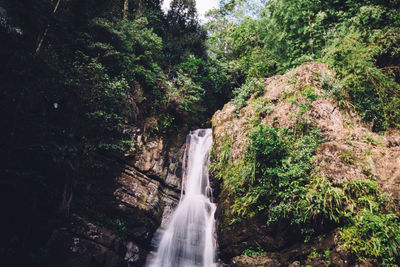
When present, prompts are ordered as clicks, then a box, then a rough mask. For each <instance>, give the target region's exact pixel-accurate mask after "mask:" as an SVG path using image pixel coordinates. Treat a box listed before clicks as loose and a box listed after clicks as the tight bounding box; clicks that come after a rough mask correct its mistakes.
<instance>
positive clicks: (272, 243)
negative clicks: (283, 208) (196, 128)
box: [212, 62, 400, 266]
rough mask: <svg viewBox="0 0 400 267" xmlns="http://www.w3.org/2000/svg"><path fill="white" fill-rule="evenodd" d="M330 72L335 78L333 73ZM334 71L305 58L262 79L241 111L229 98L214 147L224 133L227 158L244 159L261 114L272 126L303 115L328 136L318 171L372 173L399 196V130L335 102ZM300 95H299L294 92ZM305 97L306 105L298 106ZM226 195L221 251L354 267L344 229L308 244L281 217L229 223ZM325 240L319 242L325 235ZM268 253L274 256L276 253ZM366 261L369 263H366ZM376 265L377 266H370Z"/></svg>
mask: <svg viewBox="0 0 400 267" xmlns="http://www.w3.org/2000/svg"><path fill="white" fill-rule="evenodd" d="M329 77H331V78H329ZM332 77H333V73H332V71H331V70H330V69H329V68H328V67H327V66H326V65H324V64H321V63H314V62H311V63H304V64H303V65H301V66H299V67H298V68H296V69H294V70H292V71H290V72H288V73H287V74H285V75H278V76H274V77H271V78H268V79H265V91H264V93H263V94H262V95H261V96H260V95H258V96H257V95H253V96H252V97H251V98H250V99H249V100H248V105H247V106H246V107H244V108H242V109H241V110H240V111H239V112H237V107H236V106H235V105H233V104H232V103H227V104H226V105H225V106H224V108H223V109H222V110H220V111H217V112H216V113H215V115H214V117H213V119H212V127H213V135H214V149H216V150H217V151H218V149H220V147H221V146H222V144H223V142H224V140H225V139H226V137H228V138H229V139H230V140H232V145H231V150H230V158H231V159H232V161H233V162H235V161H237V160H239V159H241V158H242V156H243V153H244V150H245V149H246V142H247V141H246V140H248V138H247V137H248V135H249V133H250V132H251V130H252V129H253V127H254V121H255V120H257V121H259V122H260V124H262V125H269V126H272V127H283V128H288V127H292V126H293V125H295V124H296V123H297V122H299V121H309V122H311V123H312V124H313V125H315V126H316V127H317V128H319V129H320V131H321V133H322V134H323V139H324V142H323V144H322V145H320V147H319V148H318V149H317V152H316V155H315V159H314V165H315V166H316V172H317V173H318V175H321V176H322V177H325V178H327V179H329V181H330V182H331V183H332V184H334V185H335V184H342V183H344V182H346V181H351V180H357V179H367V178H369V179H373V180H376V181H377V182H378V184H379V185H380V190H381V192H382V193H385V194H386V195H387V196H388V197H389V198H396V199H399V197H400V191H399V190H400V187H399V182H400V145H399V144H400V141H399V140H400V134H399V132H398V131H394V130H388V131H387V132H386V133H385V134H384V135H379V134H378V133H375V132H372V129H371V128H372V127H371V125H369V124H368V123H365V122H362V121H361V119H360V117H359V116H358V114H357V113H356V112H355V111H354V110H353V109H352V108H351V106H343V105H342V104H343V103H338V101H337V100H335V98H334V97H333V96H332V95H329V90H330V89H329V88H324V87H325V86H326V84H324V82H326V80H331V81H332V80H333V78H332ZM308 89H310V90H311V89H312V94H315V95H316V96H317V97H316V99H313V100H312V101H307V99H306V97H307V95H306V94H300V93H298V92H299V91H301V90H308ZM294 96H295V97H294ZM302 102H306V105H303V106H302V105H301V103H302ZM230 204H231V203H230V200H229V197H228V196H227V195H226V194H224V193H222V194H221V195H220V196H219V207H218V212H217V214H218V221H219V229H218V236H219V237H218V241H219V246H220V253H221V257H222V258H223V259H225V260H226V261H229V262H231V263H232V265H233V266H300V261H301V262H302V264H309V265H311V266H325V264H327V262H329V264H331V265H330V266H353V265H354V264H355V261H354V260H355V259H354V257H353V256H352V255H349V254H348V253H347V252H345V251H344V250H343V249H342V248H341V246H340V245H339V242H338V236H339V235H340V233H339V232H338V230H337V229H336V230H335V229H332V227H326V229H325V232H326V233H325V234H324V235H321V236H319V237H317V238H316V239H315V240H311V241H310V242H309V243H303V241H302V238H301V237H300V236H299V234H298V233H297V232H298V229H293V227H291V226H290V225H288V224H286V223H284V222H281V223H278V224H276V225H271V226H268V227H267V226H266V225H265V223H264V222H265V218H260V217H258V216H254V217H253V218H252V219H250V220H246V221H245V222H239V223H234V224H230V223H229V222H227V220H229V218H228V217H229V208H230ZM321 240H322V241H321ZM260 245H261V246H262V247H263V248H264V249H265V250H266V254H265V255H264V256H253V258H251V257H249V256H245V255H241V254H242V252H243V251H244V250H245V249H246V248H248V247H254V248H255V247H257V246H260ZM315 250H319V251H322V250H329V255H326V258H323V259H320V258H318V257H315V258H308V255H310V253H311V252H313V251H315ZM270 254H273V255H272V256H271V255H270ZM365 266H367V265H365ZM371 266H372V265H371Z"/></svg>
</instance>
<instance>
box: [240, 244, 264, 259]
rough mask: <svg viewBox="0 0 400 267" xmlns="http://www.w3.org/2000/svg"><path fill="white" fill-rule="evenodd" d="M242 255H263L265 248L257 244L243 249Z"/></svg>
mask: <svg viewBox="0 0 400 267" xmlns="http://www.w3.org/2000/svg"><path fill="white" fill-rule="evenodd" d="M242 255H246V256H249V257H251V256H254V255H255V256H264V255H265V250H264V249H263V248H262V247H261V246H258V247H257V248H253V247H249V248H246V249H245V250H243V252H242Z"/></svg>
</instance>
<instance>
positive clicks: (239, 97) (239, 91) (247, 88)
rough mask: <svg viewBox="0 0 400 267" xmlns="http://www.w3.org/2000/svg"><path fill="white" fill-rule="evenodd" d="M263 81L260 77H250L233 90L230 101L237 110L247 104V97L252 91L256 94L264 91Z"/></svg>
mask: <svg viewBox="0 0 400 267" xmlns="http://www.w3.org/2000/svg"><path fill="white" fill-rule="evenodd" d="M264 87H265V85H264V83H263V81H262V80H261V79H258V78H250V79H248V80H247V81H246V82H245V83H244V84H243V85H242V86H241V87H239V88H235V89H234V90H233V95H234V98H233V99H232V103H233V104H234V105H236V106H237V111H239V110H240V109H241V108H243V107H245V106H246V105H247V99H248V98H249V97H250V96H251V95H252V94H254V93H257V94H258V95H259V94H261V93H263V92H264Z"/></svg>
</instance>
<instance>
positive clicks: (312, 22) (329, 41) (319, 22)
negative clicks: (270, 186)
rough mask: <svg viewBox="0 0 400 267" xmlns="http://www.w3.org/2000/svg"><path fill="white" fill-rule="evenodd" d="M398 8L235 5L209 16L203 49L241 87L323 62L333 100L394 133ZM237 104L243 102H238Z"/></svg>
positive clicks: (337, 0)
mask: <svg viewBox="0 0 400 267" xmlns="http://www.w3.org/2000/svg"><path fill="white" fill-rule="evenodd" d="M399 6H400V2H399V1H397V0H390V1H379V0H376V1H375V0H371V1H357V0H355V1H345V0H332V1H318V0H301V1H286V0H277V1H264V2H263V1H261V3H260V2H259V1H240V0H239V1H234V0H225V1H222V3H221V8H220V9H219V10H215V11H213V12H211V14H210V15H211V16H212V17H213V19H212V20H211V21H210V22H209V23H208V28H209V29H210V37H209V42H210V51H212V53H213V54H214V55H215V56H216V57H217V58H218V59H219V60H221V61H223V62H225V64H227V65H228V66H229V73H231V75H232V76H233V77H234V78H235V80H236V81H238V86H237V87H240V86H241V89H237V90H235V91H234V95H235V99H236V100H235V101H236V102H238V103H243V102H245V100H246V98H248V97H249V95H250V94H251V93H252V92H254V90H251V87H252V86H250V88H249V86H246V84H243V82H245V81H246V83H254V80H255V79H258V78H264V77H269V76H272V75H274V74H277V73H278V74H282V73H284V72H286V71H287V70H289V69H291V68H293V67H295V66H298V65H300V64H301V63H303V62H306V61H322V62H324V63H327V64H328V65H329V66H330V67H332V68H333V69H334V70H335V71H336V73H337V76H338V78H339V79H340V83H341V84H340V85H341V90H338V92H337V98H338V99H339V100H340V101H341V102H342V104H343V105H352V106H354V107H355V108H356V109H357V110H358V111H359V112H360V114H361V116H362V118H363V119H365V120H367V121H371V122H373V127H374V130H376V131H380V130H385V129H386V128H387V127H399V123H400V116H399V113H398V111H399V110H400V95H399V92H400V91H399V82H400V69H399V63H398V62H400V49H399V48H400V45H399V44H400V39H399V38H400V37H399V31H400V16H399ZM240 106H243V104H240V105H239V107H240Z"/></svg>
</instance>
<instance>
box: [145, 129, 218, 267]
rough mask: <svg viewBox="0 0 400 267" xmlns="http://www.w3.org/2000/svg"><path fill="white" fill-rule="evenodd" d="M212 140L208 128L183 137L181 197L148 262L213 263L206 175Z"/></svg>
mask: <svg viewBox="0 0 400 267" xmlns="http://www.w3.org/2000/svg"><path fill="white" fill-rule="evenodd" d="M211 144H212V132H211V129H199V130H195V131H191V132H190V133H189V134H188V136H187V137H186V149H185V156H184V159H183V179H182V192H181V200H180V202H179V204H178V206H177V208H176V210H175V211H174V213H173V215H172V218H171V221H170V222H169V225H168V226H167V228H166V230H165V232H164V233H163V235H162V237H161V241H160V243H159V246H158V250H157V252H156V255H155V258H154V259H153V260H151V262H150V263H149V264H148V266H150V267H191V266H204V267H213V266H216V263H215V243H216V241H215V238H214V224H215V220H214V213H215V209H216V205H215V204H214V203H212V202H211V192H212V190H211V187H210V181H209V177H208V165H209V153H210V149H211Z"/></svg>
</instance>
